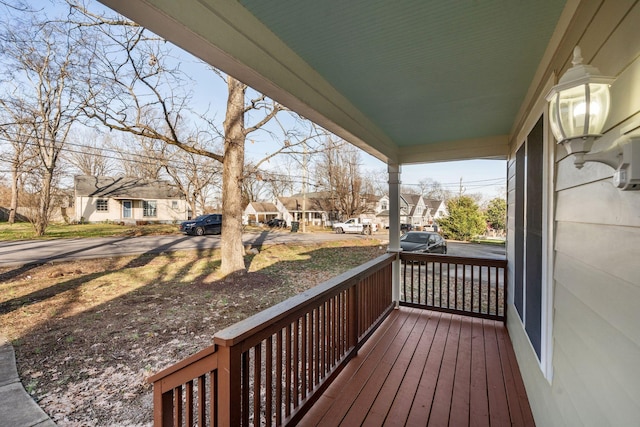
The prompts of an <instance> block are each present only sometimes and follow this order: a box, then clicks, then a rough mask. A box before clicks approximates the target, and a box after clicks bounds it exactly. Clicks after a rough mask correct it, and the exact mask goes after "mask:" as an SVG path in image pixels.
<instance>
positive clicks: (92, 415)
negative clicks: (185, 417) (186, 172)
mask: <svg viewBox="0 0 640 427" xmlns="http://www.w3.org/2000/svg"><path fill="white" fill-rule="evenodd" d="M341 245H349V246H348V247H342V246H341ZM383 252H384V249H383V248H382V247H380V246H379V243H378V242H376V241H374V240H368V241H365V240H363V241H349V242H342V243H330V244H325V245H316V246H304V247H303V246H296V247H291V246H285V245H276V246H271V247H265V248H264V249H263V251H261V252H260V253H259V254H257V255H252V256H247V257H246V262H247V266H248V271H249V273H248V274H247V275H245V276H241V277H234V278H228V279H225V280H220V278H219V277H218V276H217V274H216V271H217V268H218V267H219V264H220V261H219V254H218V251H217V250H205V251H191V252H175V253H164V254H158V255H140V256H133V257H123V258H110V259H101V260H83V261H74V262H68V263H60V264H47V265H41V266H27V267H20V268H15V269H11V268H4V269H0V334H3V335H5V336H7V337H8V338H9V339H11V340H12V342H13V343H14V346H15V349H16V354H17V361H18V370H19V373H20V376H21V379H22V382H23V384H24V385H25V387H26V388H27V390H28V391H29V392H30V393H31V394H32V395H33V396H34V398H35V399H36V400H37V401H39V403H40V405H41V406H42V407H43V408H44V409H45V411H46V412H47V413H49V415H50V416H51V417H52V418H53V419H54V420H55V421H56V422H57V423H58V424H59V425H61V426H75V425H78V426H79V425H93V426H96V425H105V426H106V425H109V426H111V425H147V424H149V423H150V422H151V419H152V407H151V387H150V386H149V385H147V384H146V381H145V380H146V378H147V377H148V376H149V375H151V374H152V373H154V372H156V371H158V370H159V369H162V368H164V367H166V366H168V365H170V364H172V363H175V362H177V361H179V360H180V359H182V358H184V357H186V356H189V355H191V354H193V353H195V352H196V351H198V350H200V349H202V348H204V347H206V346H208V345H210V344H211V342H212V337H213V334H214V333H215V332H216V331H218V330H220V329H223V328H225V327H227V326H229V325H231V324H233V323H235V322H237V321H239V320H241V319H244V318H246V317H248V316H250V315H252V314H255V313H257V312H259V311H261V310H263V309H265V308H267V307H270V306H272V305H274V304H276V303H278V302H280V301H283V300H284V299H286V298H288V297H291V296H293V295H295V294H297V293H299V292H301V291H303V290H305V289H308V288H309V287H312V286H315V285H317V284H319V283H321V282H323V281H325V280H327V279H329V278H330V277H333V276H335V275H337V274H340V273H342V272H344V271H346V270H349V269H351V268H353V267H356V266H358V265H360V264H362V263H364V262H366V261H368V260H370V259H372V258H375V257H376V256H378V255H380V254H382V253H383Z"/></svg>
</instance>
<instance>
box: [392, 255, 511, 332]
mask: <svg viewBox="0 0 640 427" xmlns="http://www.w3.org/2000/svg"><path fill="white" fill-rule="evenodd" d="M400 261H401V272H400V282H401V283H400V295H401V296H400V304H401V305H405V306H410V307H419V308H426V309H429V310H436V311H444V312H448V313H456V314H463V315H466V316H474V317H481V318H487V319H493V320H500V321H503V322H506V319H507V310H506V301H507V288H508V287H507V260H506V259H494V258H465V257H456V256H450V255H439V254H424V253H410V252H401V253H400Z"/></svg>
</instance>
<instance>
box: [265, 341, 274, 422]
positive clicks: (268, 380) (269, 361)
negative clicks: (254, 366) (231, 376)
mask: <svg viewBox="0 0 640 427" xmlns="http://www.w3.org/2000/svg"><path fill="white" fill-rule="evenodd" d="M266 353H267V354H266V357H265V369H264V375H265V379H264V385H265V389H266V396H265V408H264V409H265V415H264V417H265V420H266V422H265V425H267V426H270V425H271V422H272V418H273V408H272V407H273V335H272V336H270V337H269V338H267V348H266Z"/></svg>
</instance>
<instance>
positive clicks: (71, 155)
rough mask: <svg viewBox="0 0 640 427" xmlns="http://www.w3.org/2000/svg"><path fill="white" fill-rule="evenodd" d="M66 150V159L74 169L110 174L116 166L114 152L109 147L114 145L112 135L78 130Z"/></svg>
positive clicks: (91, 173) (104, 174)
mask: <svg viewBox="0 0 640 427" xmlns="http://www.w3.org/2000/svg"><path fill="white" fill-rule="evenodd" d="M71 139H72V141H73V142H69V143H68V146H67V149H66V150H65V152H66V155H65V158H66V160H67V161H68V162H69V163H70V166H71V168H72V170H73V171H75V172H77V173H79V174H82V175H90V176H108V175H111V174H113V172H114V171H115V168H116V162H115V159H114V152H116V153H117V152H118V151H115V150H113V151H110V150H109V149H108V148H107V147H109V146H112V143H111V141H110V139H111V138H110V135H99V134H98V133H97V132H95V131H93V132H92V131H90V130H85V131H83V132H80V133H78V132H76V133H74V134H73V135H72V137H71Z"/></svg>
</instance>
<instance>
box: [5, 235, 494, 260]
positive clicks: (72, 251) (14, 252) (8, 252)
mask: <svg viewBox="0 0 640 427" xmlns="http://www.w3.org/2000/svg"><path fill="white" fill-rule="evenodd" d="M373 237H374V238H377V239H380V240H382V241H384V242H385V243H384V244H386V241H387V239H388V238H387V235H386V233H378V234H376V235H374V236H373ZM368 238H369V237H368V236H363V235H361V234H335V233H304V234H303V233H291V232H287V231H271V230H265V231H263V232H258V233H245V234H244V235H243V238H242V241H243V242H244V244H245V245H248V246H252V247H260V246H262V245H263V244H285V243H288V244H313V243H322V242H329V241H340V240H350V239H353V240H357V239H368ZM447 246H448V254H449V255H453V256H461V257H479V258H501V259H504V258H505V249H504V246H492V245H479V244H473V243H464V242H448V243H447ZM219 247H220V236H219V235H209V236H184V235H168V236H143V237H98V238H85V239H58V240H22V241H8V242H0V267H15V266H22V265H28V264H44V263H47V262H58V261H71V260H77V259H94V258H108V257H117V256H124V255H137V254H144V253H162V252H173V251H184V250H197V249H210V248H219Z"/></svg>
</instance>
